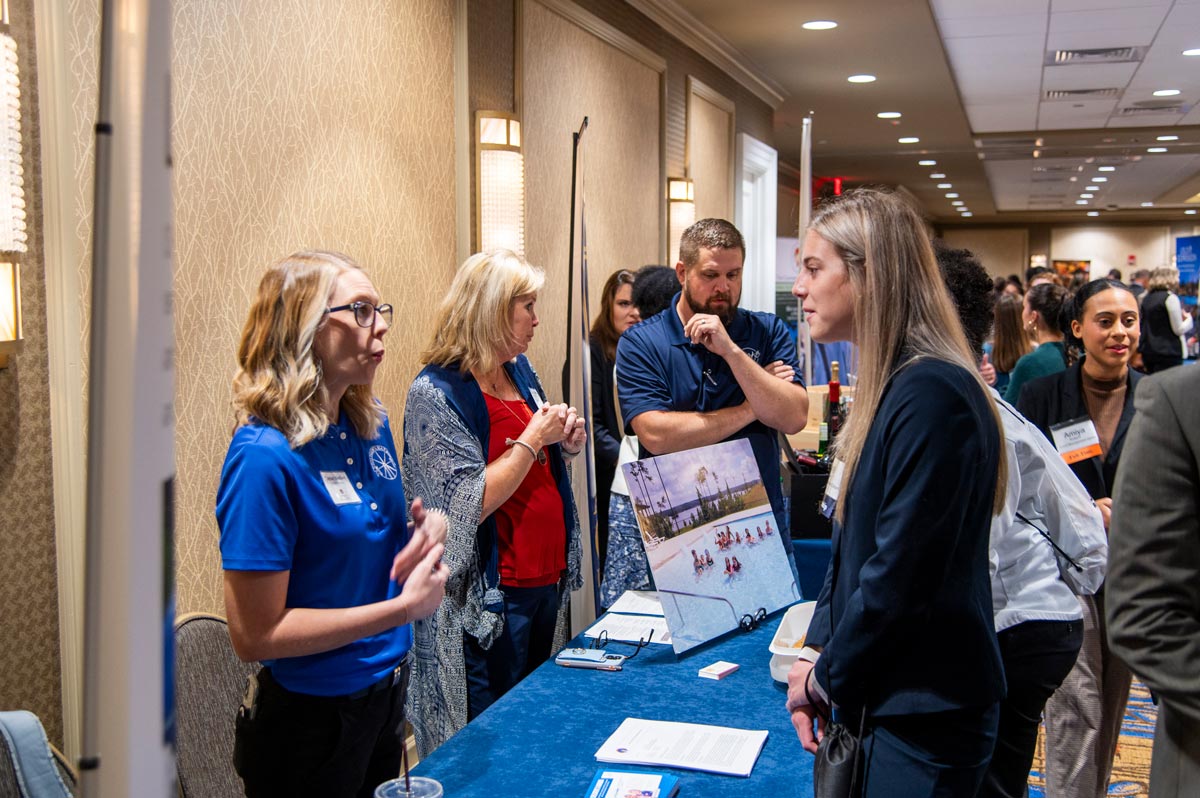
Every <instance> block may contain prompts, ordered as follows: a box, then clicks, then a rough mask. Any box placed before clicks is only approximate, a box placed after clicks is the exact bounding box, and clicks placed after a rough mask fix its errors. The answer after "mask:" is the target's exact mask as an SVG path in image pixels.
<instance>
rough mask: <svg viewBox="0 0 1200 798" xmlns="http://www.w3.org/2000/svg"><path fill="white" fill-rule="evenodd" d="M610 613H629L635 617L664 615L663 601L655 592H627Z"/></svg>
mask: <svg viewBox="0 0 1200 798" xmlns="http://www.w3.org/2000/svg"><path fill="white" fill-rule="evenodd" d="M608 611H609V612H628V613H632V614H634V615H662V614H663V608H662V599H660V598H659V597H658V592H657V591H654V590H626V591H625V592H624V593H622V594H621V597H620V598H619V599H617V601H616V603H615V604H613V605H612V606H611V607H609V608H608Z"/></svg>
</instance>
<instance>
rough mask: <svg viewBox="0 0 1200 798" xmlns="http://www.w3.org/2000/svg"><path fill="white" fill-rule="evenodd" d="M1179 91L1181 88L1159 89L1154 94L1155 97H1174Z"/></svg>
mask: <svg viewBox="0 0 1200 798" xmlns="http://www.w3.org/2000/svg"><path fill="white" fill-rule="evenodd" d="M1179 93H1180V91H1179V89H1159V90H1158V91H1156V92H1154V96H1155V97H1174V96H1175V95H1177V94H1179Z"/></svg>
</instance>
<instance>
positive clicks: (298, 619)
mask: <svg viewBox="0 0 1200 798" xmlns="http://www.w3.org/2000/svg"><path fill="white" fill-rule="evenodd" d="M391 317H392V307H391V305H380V304H379V296H378V294H377V293H376V291H375V288H374V286H373V285H372V284H371V281H370V280H369V279H368V278H367V276H366V274H365V273H364V272H363V271H362V270H361V269H360V268H359V267H358V265H357V264H355V263H354V261H352V260H351V259H350V258H348V257H346V256H345V255H340V254H337V253H332V252H317V251H309V252H298V253H295V254H293V255H291V256H289V257H287V258H284V259H283V260H281V261H279V262H278V263H276V264H274V265H273V266H272V267H270V268H269V269H268V270H267V273H266V274H265V275H264V276H263V279H262V282H261V283H260V284H259V288H258V294H257V296H256V297H255V299H254V302H253V305H252V306H251V308H250V316H249V318H248V319H247V321H246V325H245V327H244V329H243V331H242V340H241V344H240V345H239V347H238V364H239V369H238V372H237V376H236V377H235V378H234V383H233V392H234V400H233V402H234V407H235V408H236V411H237V421H238V427H237V429H236V430H235V431H234V434H233V440H232V442H231V443H230V445H229V452H228V454H227V455H226V457H225V465H224V468H223V469H222V471H221V483H220V487H219V488H218V491H217V522H218V524H219V526H220V528H221V558H222V565H223V568H224V570H225V608H226V613H227V615H228V616H229V632H230V637H231V638H232V642H233V647H234V650H235V651H236V652H237V654H238V656H239V657H241V658H242V659H243V660H245V661H247V662H249V661H255V660H257V661H260V662H262V664H263V667H262V669H261V670H260V671H259V672H258V673H257V674H256V676H255V677H252V679H251V684H250V686H249V689H248V690H247V696H246V701H245V702H244V704H243V706H242V707H241V708H240V709H239V712H238V718H237V727H236V728H237V731H236V742H235V749H234V759H235V765H236V767H237V770H238V774H239V775H240V776H241V777H242V780H243V782H244V783H245V787H246V795H247V796H248V797H249V798H256V796H273V795H288V796H313V798H317V797H318V796H319V797H320V798H330V797H331V796H339V797H340V796H345V797H346V798H351V797H352V796H371V795H373V793H374V789H375V787H376V786H377V785H378V784H379V783H381V782H383V781H386V780H387V779H390V778H395V777H396V775H397V774H398V773H399V770H400V764H401V752H402V750H403V748H402V747H403V740H402V738H401V735H402V733H403V728H404V692H405V685H406V682H407V675H408V667H407V654H408V650H409V649H410V648H411V647H412V631H411V627H410V626H409V624H410V623H411V622H412V621H414V620H416V619H419V618H423V617H426V616H428V615H430V614H432V613H433V611H434V610H435V609H436V608H437V606H438V602H440V601H441V598H442V595H443V591H444V588H445V581H446V567H445V565H443V564H442V563H441V555H442V551H443V541H444V540H445V535H446V521H445V518H444V517H443V516H442V515H441V514H440V513H435V512H433V511H428V512H427V511H426V510H425V509H424V508H423V506H422V504H421V500H420V499H416V500H414V501H413V503H412V505H411V508H408V507H406V499H405V495H404V486H403V485H402V484H401V481H400V474H399V469H398V467H397V462H398V460H397V457H396V447H395V444H394V443H393V441H392V433H391V428H390V426H389V424H388V419H387V414H386V413H385V412H384V410H383V408H382V407H381V406H380V405H379V403H378V402H377V401H376V400H375V398H374V397H373V396H372V394H371V384H372V381H373V380H374V377H375V371H376V369H377V368H378V367H379V364H380V363H381V362H382V360H383V353H384V349H383V337H384V335H385V334H386V333H387V331H388V325H389V323H390V321H391ZM409 510H411V516H412V519H411V523H409V520H408V514H409ZM401 585H403V586H402V587H401Z"/></svg>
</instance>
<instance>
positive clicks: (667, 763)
mask: <svg viewBox="0 0 1200 798" xmlns="http://www.w3.org/2000/svg"><path fill="white" fill-rule="evenodd" d="M766 742H767V732H766V731H750V730H747V729H734V728H730V727H728V726H704V725H701V724H697V723H672V722H669V721H664V720H641V719H639V718H626V719H625V720H624V721H623V722H622V723H621V725H620V726H619V727H617V730H616V731H615V732H613V733H612V736H610V737H609V738H608V739H607V740H605V741H604V745H602V746H600V750H599V751H597V752H596V760H597V761H599V762H614V763H620V764H624V765H651V766H664V767H673V768H685V769H687V770H703V771H707V772H709V773H724V774H726V775H729V776H749V775H750V771H752V770H753V769H754V763H755V762H756V761H758V755H759V754H760V753H761V752H762V747H763V745H765V744H766Z"/></svg>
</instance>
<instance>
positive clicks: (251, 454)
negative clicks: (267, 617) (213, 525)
mask: <svg viewBox="0 0 1200 798" xmlns="http://www.w3.org/2000/svg"><path fill="white" fill-rule="evenodd" d="M398 462H399V461H398V459H397V458H396V446H395V443H394V442H393V441H392V432H391V427H390V426H389V424H388V423H387V422H386V421H385V422H384V425H383V427H382V428H381V429H380V431H379V435H378V436H377V437H376V438H375V439H374V440H370V441H367V440H363V439H362V438H360V437H359V436H358V434H357V433H356V432H355V431H354V426H353V425H352V424H350V422H349V420H348V419H347V418H346V416H345V415H344V414H343V415H342V417H341V418H340V419H339V421H338V423H337V424H335V425H332V426H330V427H329V429H328V430H327V431H326V433H325V435H324V436H322V437H321V438H318V439H316V440H313V441H310V442H309V443H307V444H305V445H304V446H301V447H300V448H299V449H292V448H291V446H290V445H289V444H288V441H287V438H286V437H284V435H283V434H282V433H281V432H279V430H277V429H275V428H274V427H269V426H266V425H264V424H258V423H254V424H247V425H246V426H244V427H241V428H239V429H238V430H237V431H236V432H235V433H234V435H233V440H232V442H231V443H230V444H229V452H228V453H227V454H226V456H225V465H224V467H223V468H222V469H221V484H220V487H219V488H218V489H217V524H218V525H219V526H220V529H221V564H222V567H223V568H224V569H225V570H227V571H290V572H291V573H290V575H289V578H288V592H287V606H289V607H311V608H316V609H329V608H342V607H357V606H361V605H364V604H371V603H374V602H377V601H383V600H385V599H389V598H392V597H394V596H396V595H397V594H398V593H399V592H400V587H399V585H397V584H396V583H395V582H393V581H391V579H389V578H388V577H389V571H390V570H391V566H392V560H393V559H394V558H395V556H396V554H397V553H398V552H399V551H400V548H401V546H402V545H403V544H404V543H405V542H406V541H407V540H408V523H407V522H408V516H407V507H406V502H405V497H404V485H403V484H402V482H401V480H400V469H399V466H398ZM411 647H412V628H411V627H410V626H408V625H405V626H401V627H398V628H394V629H390V630H388V631H386V632H382V633H380V634H377V635H372V636H370V637H364V638H362V639H361V640H356V641H354V642H353V643H350V644H348V645H345V646H342V647H341V648H336V649H333V650H332V651H324V652H321V653H319V654H309V655H305V656H301V657H285V658H281V659H274V660H265V661H264V662H263V664H264V665H267V666H270V668H271V673H272V675H273V676H274V677H275V679H276V681H278V682H279V683H280V684H281V685H283V686H284V687H286V688H287V689H289V690H293V691H295V692H299V693H307V694H309V695H322V696H337V695H347V694H349V693H353V692H356V691H358V690H361V689H362V688H364V687H367V686H368V685H371V684H373V683H374V682H377V681H379V680H380V679H382V678H383V677H384V676H386V675H387V674H388V673H390V672H391V671H392V670H393V669H394V668H395V667H396V666H397V665H398V664H399V663H400V660H401V658H402V657H403V656H404V655H405V653H406V652H407V651H408V650H409V649H410V648H411Z"/></svg>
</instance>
